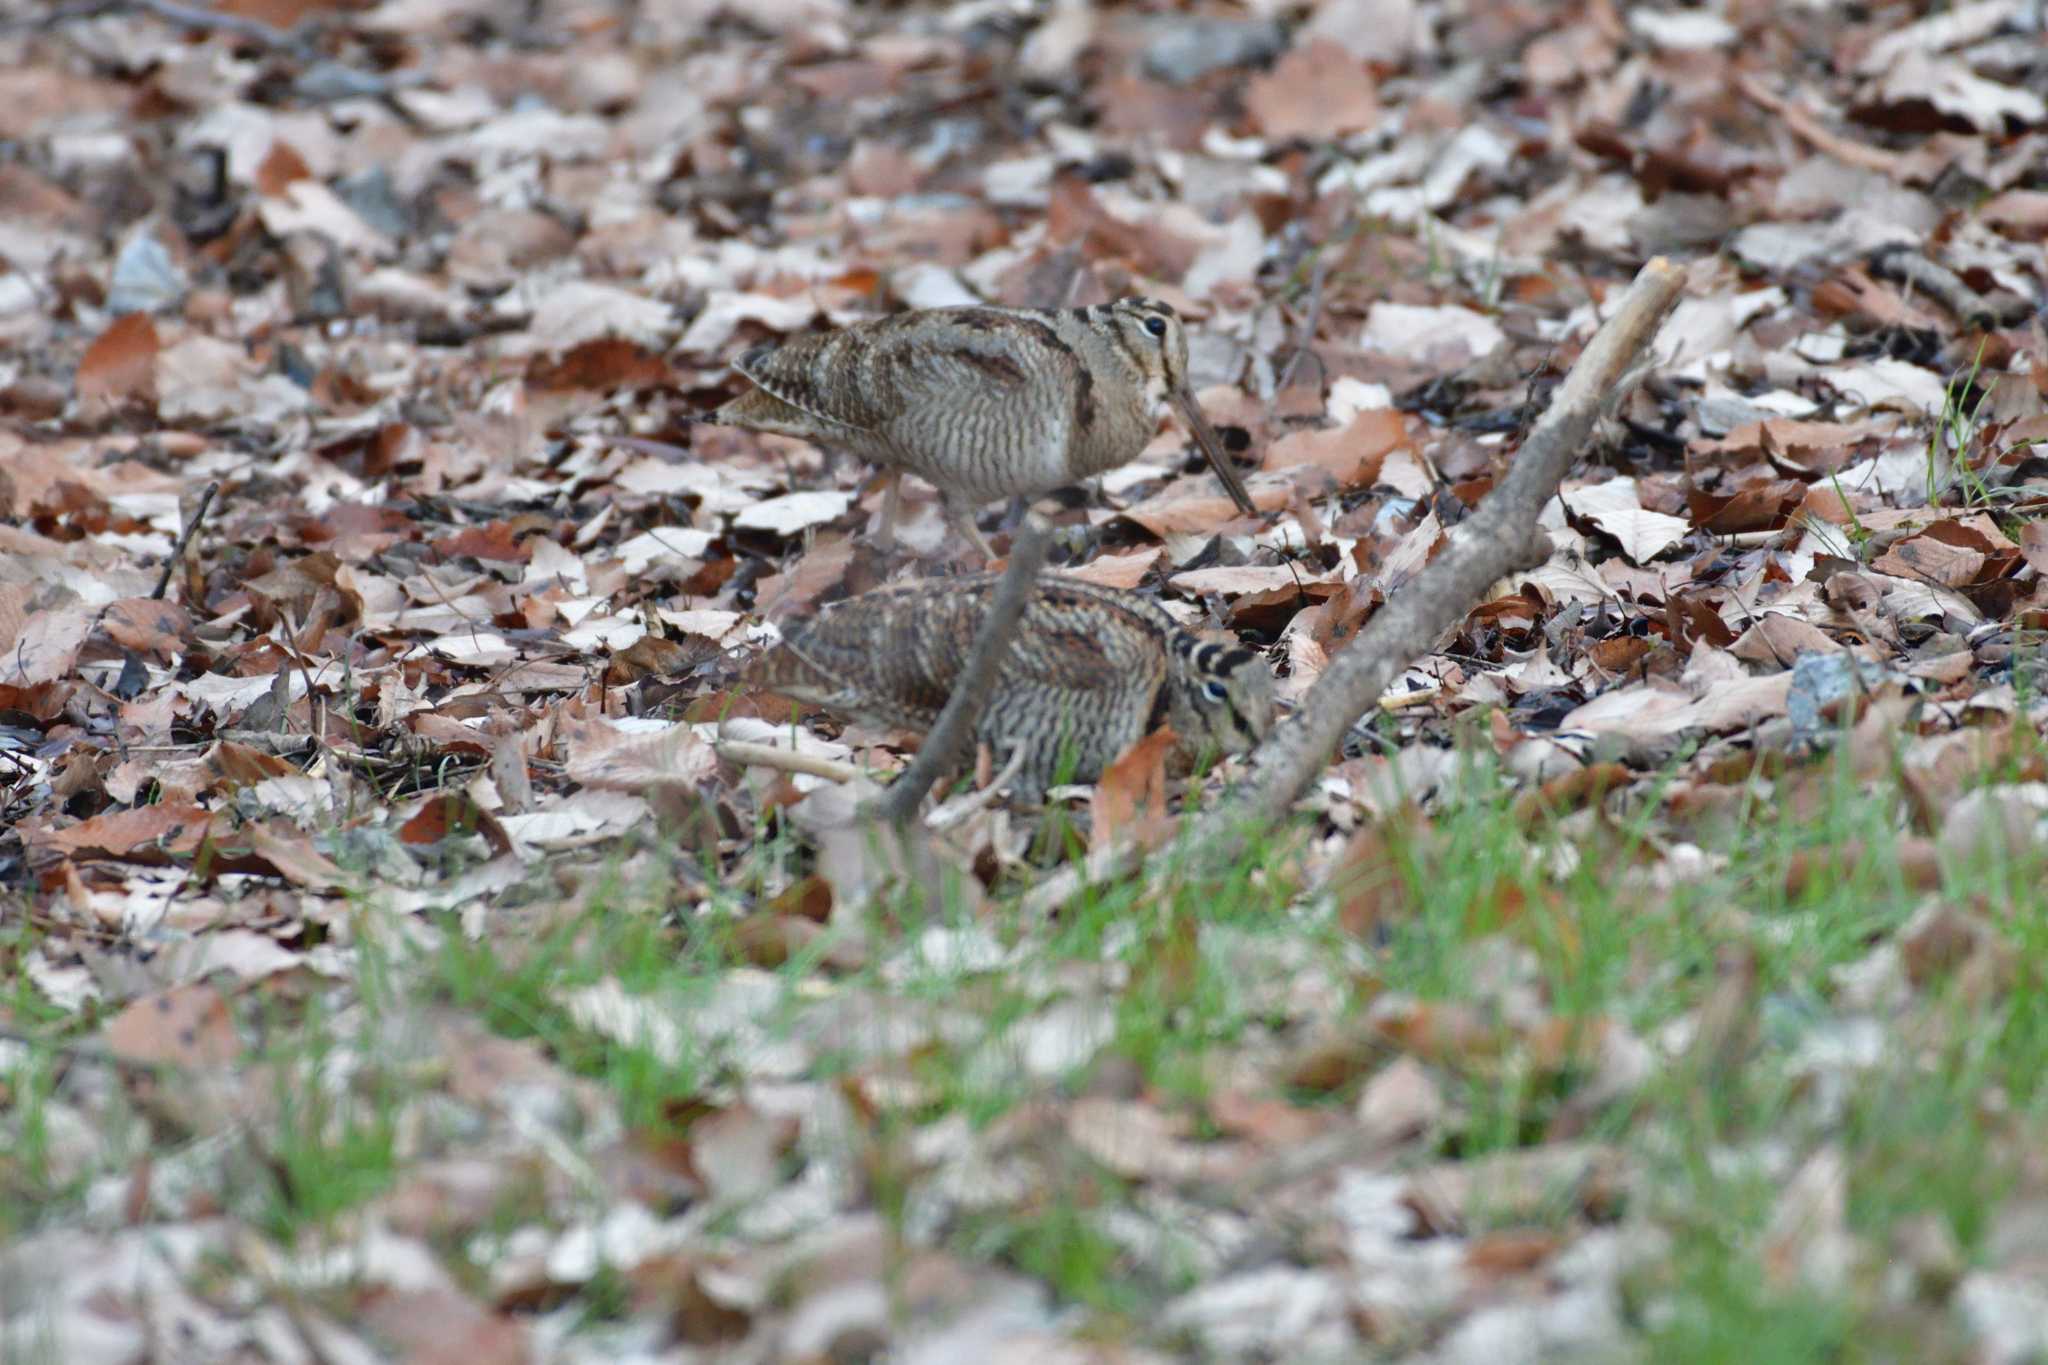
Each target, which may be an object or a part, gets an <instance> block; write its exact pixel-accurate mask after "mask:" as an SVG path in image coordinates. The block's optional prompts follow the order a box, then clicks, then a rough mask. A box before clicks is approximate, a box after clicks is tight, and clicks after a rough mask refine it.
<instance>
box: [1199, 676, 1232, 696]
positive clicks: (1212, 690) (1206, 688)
mask: <svg viewBox="0 0 2048 1365" xmlns="http://www.w3.org/2000/svg"><path fill="white" fill-rule="evenodd" d="M1202 695H1203V696H1205V697H1207V698H1208V699H1209V700H1210V701H1217V702H1220V701H1222V700H1223V699H1224V698H1225V697H1228V696H1229V695H1230V689H1229V688H1228V687H1227V686H1225V685H1224V684H1223V682H1222V680H1220V679H1217V678H1211V679H1209V680H1208V681H1207V682H1205V683H1203V684H1202Z"/></svg>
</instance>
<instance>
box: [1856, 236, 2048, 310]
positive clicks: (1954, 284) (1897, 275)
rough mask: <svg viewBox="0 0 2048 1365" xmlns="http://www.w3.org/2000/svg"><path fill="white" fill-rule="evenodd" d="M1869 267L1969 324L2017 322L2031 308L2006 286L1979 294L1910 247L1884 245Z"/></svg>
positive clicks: (1958, 277) (1940, 265)
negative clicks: (1931, 300)
mask: <svg viewBox="0 0 2048 1365" xmlns="http://www.w3.org/2000/svg"><path fill="white" fill-rule="evenodd" d="M1871 267H1872V268H1873V269H1874V270H1876V271H1877V273H1878V274H1880V275H1886V276H1889V277H1891V278H1892V279H1895V280H1898V281H1900V282H1902V283H1904V284H1907V285H1910V286H1912V287H1913V288H1915V289H1918V290H1919V291H1920V292H1921V293H1923V294H1925V295H1927V297H1929V298H1931V299H1933V300H1934V301H1935V302H1936V303H1938V304H1940V305H1941V306H1942V307H1944V308H1946V309H1948V311H1949V312H1951V313H1954V314H1955V315H1956V317H1957V318H1958V319H1960V320H1961V321H1962V322H1963V323H1964V324H1966V325H1968V326H1971V327H2010V326H2017V325H2018V324H2019V323H2022V322H2024V321H2026V319H2027V317H2028V316H2029V315H2030V314H2031V313H2032V312H2033V311H2034V305H2033V304H2032V303H2030V302H2028V301H2027V300H2026V299H2023V298H2021V297H2020V296H2019V295H2017V294H2015V293H2013V292H2012V291H2011V290H2010V289H1994V290H1992V291H1991V293H1989V294H1979V293H1978V292H1977V291H1976V290H1974V289H1972V288H1971V287H1970V285H1969V283H1968V281H1966V280H1964V279H1963V277H1962V276H1961V275H1958V274H1956V272H1955V271H1953V270H1950V269H1949V268H1948V267H1947V266H1945V265H1943V264H1941V263H1940V262H1939V261H1933V260H1929V259H1928V258H1927V257H1925V256H1923V255H1921V254H1920V253H1919V252H1918V251H1915V250H1914V249H1913V248H1912V247H1908V246H1892V247H1887V248H1885V249H1884V250H1882V251H1880V252H1878V253H1877V254H1876V255H1875V256H1874V257H1872V258H1871Z"/></svg>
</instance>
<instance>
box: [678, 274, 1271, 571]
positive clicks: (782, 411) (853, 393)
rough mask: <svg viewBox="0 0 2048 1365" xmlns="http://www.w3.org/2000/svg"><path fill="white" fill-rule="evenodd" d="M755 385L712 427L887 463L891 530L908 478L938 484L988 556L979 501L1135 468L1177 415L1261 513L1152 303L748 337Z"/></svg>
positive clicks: (887, 536)
mask: <svg viewBox="0 0 2048 1365" xmlns="http://www.w3.org/2000/svg"><path fill="white" fill-rule="evenodd" d="M736 368H737V369H738V370H739V372H740V373H741V374H743V375H745V376H746V377H747V378H748V379H750V380H752V381H753V382H754V385H755V387H754V388H753V389H752V390H751V391H749V392H747V393H745V394H742V395H741V396H739V397H738V398H735V399H733V400H732V401H731V402H729V403H727V404H725V405H724V406H723V407H721V408H719V409H718V410H717V412H715V413H714V414H712V418H711V420H713V421H716V422H722V423H724V424H726V425H729V426H737V427H747V428H751V429H752V430H755V431H768V432H774V433H777V434H778V435H783V436H795V437H798V438H799V439H802V440H806V441H810V442H813V443H814V444H817V445H821V446H827V447H832V448H836V449H840V450H844V451H846V452H848V453H849V454H853V455H857V456H859V457H860V458H861V459H864V460H867V461H869V462H871V463H874V464H878V465H881V466H883V468H884V470H885V471H886V476H887V479H888V492H887V494H886V495H885V497H884V500H883V504H882V525H881V529H880V532H879V537H880V540H881V541H882V543H883V544H885V545H886V544H888V543H890V542H891V540H892V539H893V535H894V530H895V521H896V512H897V501H898V497H899V490H898V483H899V481H900V479H901V477H902V475H903V473H904V472H906V471H907V472H909V473H912V474H916V475H917V476H919V477H920V478H922V479H924V480H926V481H927V482H929V483H930V484H932V485H933V486H934V487H936V488H937V489H938V490H939V493H940V495H941V496H942V498H943V500H944V506H945V510H946V518H947V520H948V521H949V522H951V523H952V525H953V526H954V527H955V528H956V529H957V530H959V531H960V532H961V533H962V534H963V535H964V536H966V538H967V539H968V540H969V541H971V542H972V543H973V544H974V545H975V547H976V548H977V549H979V550H980V551H981V552H982V553H983V554H984V555H987V554H988V553H989V549H988V544H987V542H985V541H984V540H983V539H982V538H981V532H980V531H979V530H978V529H977V528H976V527H975V525H974V516H973V513H974V509H975V508H976V507H977V506H979V505H981V504H983V503H986V502H990V501H993V500H995V499H997V498H1008V497H1016V496H1018V495H1019V494H1024V495H1033V496H1035V495H1037V494H1040V493H1048V492H1051V491H1052V490H1053V489H1055V488H1059V487H1062V486H1064V485H1066V484H1071V483H1075V482H1078V481H1080V480H1081V479H1085V478H1088V477H1090V476H1092V475H1096V474H1100V473H1102V472H1103V471H1104V470H1108V469H1114V468H1116V467H1117V466H1118V465H1122V464H1128V463H1129V462H1130V461H1132V460H1134V459H1136V458H1137V456H1138V454H1139V452H1140V451H1142V450H1144V448H1145V446H1146V443H1147V442H1149V441H1150V440H1151V439H1152V437H1153V435H1154V433H1155V432H1157V431H1158V429H1159V419H1160V418H1161V416H1163V415H1164V414H1165V412H1166V410H1167V408H1168V407H1172V408H1174V409H1176V410H1178V411H1179V413H1180V415H1181V420H1182V421H1183V422H1185V423H1186V424H1187V427H1188V429H1189V431H1190V432H1191V433H1192V434H1193V436H1194V438H1195V441H1196V443H1197V444H1199V445H1200V446H1201V448H1202V453H1203V454H1204V455H1206V456H1208V458H1209V463H1210V465H1211V466H1212V467H1213V468H1214V469H1215V471H1216V475H1217V477H1218V478H1220V479H1222V480H1223V486H1224V488H1225V489H1227V490H1228V491H1229V493H1230V496H1231V498H1232V500H1233V501H1235V502H1236V503H1237V506H1238V509H1239V510H1240V511H1242V512H1244V513H1245V514H1247V515H1251V514H1253V513H1255V512H1256V511H1257V510H1258V509H1257V508H1256V507H1255V506H1254V505H1253V503H1252V500H1251V496H1250V494H1248V493H1247V492H1246V491H1245V487H1244V482H1243V480H1241V479H1240V478H1239V477H1238V475H1237V471H1236V470H1235V469H1233V468H1232V467H1231V465H1230V460H1229V457H1228V456H1227V455H1225V454H1224V452H1223V446H1222V443H1221V442H1220V441H1219V440H1218V439H1217V437H1216V433H1215V431H1214V430H1213V429H1212V428H1211V427H1210V426H1209V423H1208V420H1207V419H1206V418H1205V417H1204V416H1203V415H1202V410H1201V408H1200V407H1199V406H1198V405H1197V404H1196V402H1195V399H1194V395H1193V393H1192V392H1191V391H1190V390H1189V388H1188V377H1187V376H1188V339H1187V332H1186V330H1185V329H1184V328H1183V327H1182V326H1181V320H1180V317H1179V315H1178V314H1176V313H1175V312H1174V311H1173V309H1172V308H1171V307H1170V306H1168V305H1167V304H1164V303H1160V302H1158V301H1156V300H1154V299H1143V298H1125V299H1118V300H1116V301H1115V302H1113V303H1104V304H1096V305H1094V306H1092V307H1088V308H1068V309H1062V310H1058V311H1051V310H1040V309H1028V308H985V307H964V308H929V309H923V310H920V311H916V312H908V313H896V314H893V315H891V316H889V317H883V318H876V319H874V320H873V321H870V322H860V323H856V324H854V325H853V326H850V327H845V328H842V329H840V330H839V331H836V332H812V333H807V334H805V335H802V336H797V337H792V338H790V339H789V340H787V341H784V342H782V343H781V344H780V345H764V346H757V347H755V348H753V349H752V350H749V351H748V352H747V353H746V354H744V355H742V356H741V357H740V358H739V360H738V362H737V364H736Z"/></svg>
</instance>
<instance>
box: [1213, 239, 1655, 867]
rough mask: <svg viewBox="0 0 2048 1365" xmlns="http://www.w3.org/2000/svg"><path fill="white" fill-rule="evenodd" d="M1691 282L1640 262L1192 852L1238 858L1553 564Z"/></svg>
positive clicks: (1260, 753) (1259, 753)
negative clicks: (1583, 492) (1601, 450)
mask: <svg viewBox="0 0 2048 1365" xmlns="http://www.w3.org/2000/svg"><path fill="white" fill-rule="evenodd" d="M1684 283H1685V270H1684V269H1683V268H1682V267H1680V266H1677V265H1673V264H1672V263H1671V262H1669V261H1667V260H1665V259H1664V258H1662V257H1658V258H1657V259H1655V260H1653V261H1651V262H1650V263H1649V264H1648V265H1645V266H1644V267H1643V269H1642V271H1641V273H1639V274H1638V275H1637V276H1636V279H1635V283H1634V284H1633V285H1631V286H1630V287H1629V291H1628V293H1627V294H1626V295H1625V296H1624V297H1623V298H1622V300H1621V306H1620V307H1619V308H1618V309H1616V310H1615V312H1614V315H1613V316H1612V317H1610V318H1609V319H1608V320H1607V321H1606V323H1604V324H1603V325H1602V326H1601V328H1600V330H1599V331H1598V332H1596V333H1594V335H1593V339H1592V340H1591V341H1590V342H1588V343H1587V344H1586V349H1585V350H1584V351H1583V352H1581V353H1580V355H1579V359H1578V363H1577V364H1575V365H1573V366H1572V368H1571V372H1570V373H1569V374H1567V375H1566V376H1565V378H1564V382H1563V383H1561V384H1559V385H1558V386H1557V392H1556V394H1555V395H1554V396H1553V397H1552V399H1551V402H1550V407H1549V409H1548V410H1547V411H1546V412H1545V413H1544V414H1543V416H1542V418H1541V419H1540V420H1539V421H1538V422H1537V423H1536V426H1535V429H1534V430H1532V431H1531V432H1530V433H1529V439H1528V440H1526V441H1524V442H1523V443H1522V448H1521V450H1520V452H1519V453H1517V454H1516V456H1515V462H1514V465H1513V467H1512V468H1510V469H1509V471H1508V473H1507V477H1505V478H1504V479H1502V480H1501V481H1500V483H1499V484H1498V485H1497V486H1495V488H1494V489H1493V491H1492V492H1490V493H1488V494H1487V495H1486V498H1485V500H1484V501H1483V502H1481V503H1480V504H1479V507H1478V509H1477V510H1476V511H1474V512H1473V513H1472V515H1471V516H1469V517H1467V518H1466V519H1465V520H1464V521H1463V522H1461V523H1459V524H1458V525H1457V526H1456V527H1454V528H1453V529H1452V530H1451V533H1450V543H1449V544H1448V545H1446V546H1445V547H1444V548H1443V550H1442V551H1440V552H1439V553H1438V554H1437V556H1436V558H1434V559H1432V560H1431V561H1430V562H1429V563H1428V565H1427V566H1425V567H1424V568H1423V570H1422V572H1421V573H1419V574H1417V575H1416V576H1415V577H1414V578H1413V579H1411V580H1410V581H1409V582H1408V583H1407V584H1406V585H1405V586H1404V587H1402V588H1401V589H1400V590H1399V591H1398V592H1396V593H1395V594H1394V595H1393V596H1392V597H1391V598H1390V599H1389V600H1388V602H1387V604H1386V605H1385V606H1383V607H1381V608H1380V609H1379V611H1378V612H1377V613H1375V614H1374V616H1373V618H1372V620H1371V621H1370V622H1368V623H1367V625H1366V627H1365V629H1364V630H1362V631H1360V632H1359V633H1358V635H1357V636H1356V638H1354V639H1353V640H1352V641H1351V643H1350V644H1349V645H1347V646H1345V648H1344V649H1343V651H1342V652H1340V653H1339V654H1338V655H1337V657H1336V658H1335V659H1333V660H1331V661H1330V665H1329V667H1328V668H1326V669H1324V670H1323V675H1322V677H1321V678H1319V679H1317V680H1316V684H1315V686H1314V687H1313V688H1311V689H1310V690H1309V693H1308V696H1307V697H1306V698H1305V699H1304V700H1303V702H1302V705H1301V707H1300V709H1299V710H1297V711H1296V712H1295V714H1294V716H1293V718H1292V719H1291V720H1289V721H1288V722H1287V723H1286V724H1284V725H1282V726H1280V727H1279V728H1278V729H1276V730H1275V731H1274V732H1273V733H1272V734H1271V735H1270V736H1268V737H1267V739H1266V741H1265V743H1263V744H1261V745H1260V746H1259V747H1258V748H1257V749H1256V750H1254V751H1253V753H1252V762H1251V767H1252V772H1251V777H1250V779H1249V780H1248V781H1247V782H1246V783H1245V784H1244V785H1243V786H1242V787H1240V788H1239V789H1238V790H1237V791H1236V792H1233V793H1232V794H1231V795H1230V796H1229V797H1228V798H1227V799H1225V800H1224V801H1223V802H1221V803H1219V804H1218V805H1216V806H1215V807H1213V808H1212V809H1211V810H1210V811H1209V812H1208V813H1207V814H1205V815H1204V816H1203V817H1202V818H1201V819H1200V820H1199V821H1198V822H1196V823H1195V825H1194V827H1193V828H1192V829H1191V830H1190V831H1188V834H1187V837H1186V838H1185V839H1184V840H1182V841H1180V843H1181V844H1182V845H1183V846H1184V847H1185V848H1187V849H1189V850H1193V851H1195V853H1196V855H1197V856H1198V857H1199V859H1200V860H1201V861H1202V862H1204V863H1207V864H1208V865H1210V866H1215V865H1218V864H1220V863H1223V862H1228V861H1232V860H1234V859H1236V858H1238V857H1240V856H1242V855H1243V853H1244V851H1245V849H1246V848H1247V847H1248V846H1249V844H1250V840H1251V837H1252V836H1253V834H1255V833H1256V832H1257V831H1261V830H1264V829H1266V828H1269V827H1270V826H1272V825H1274V824H1277V823H1279V822H1280V821H1281V820H1282V819H1283V818H1285V817H1286V815H1287V813H1288V811H1289V810H1291V809H1292V808H1293V805H1294V803H1295V801H1296V800H1298V799H1299V798H1300V796H1301V794H1302V793H1303V792H1305V791H1307V790H1308V788H1309V786H1310V785H1311V784H1312V783H1313V782H1314V781H1315V780H1316V778H1317V776H1318V775H1319V774H1321V772H1322V771H1323V768H1324V766H1325V765H1326V764H1327V763H1328V762H1329V761H1330V757H1331V755H1332V754H1334V753H1336V751H1337V748H1338V746H1339V745H1340V744H1342V743H1343V740H1344V736H1345V733H1346V732H1347V731H1349V730H1350V729H1351V727H1352V726H1353V725H1355V724H1357V723H1358V720H1359V718H1360V717H1361V716H1363V715H1364V714H1365V713H1366V712H1367V711H1369V710H1371V709H1372V708H1373V707H1374V706H1376V705H1377V704H1378V703H1379V700H1380V697H1381V695H1382V694H1383V693H1384V692H1385V691H1386V689H1387V685H1388V684H1389V683H1391V682H1392V681H1393V680H1394V678H1395V677H1397V676H1398V675H1399V674H1400V672H1401V670H1402V669H1404V668H1406V667H1407V666H1408V663H1409V661H1410V660H1412V659H1414V658H1416V657H1418V656H1419V655H1422V654H1426V653H1427V652H1428V651H1429V650H1430V648H1431V647H1432V646H1433V645H1435V643H1436V642H1437V640H1438V639H1439V638H1440V637H1441V636H1442V635H1443V633H1444V632H1445V631H1447V630H1449V629H1451V628H1452V627H1453V626H1455V625H1457V624H1458V622H1459V621H1461V620H1463V619H1464V617H1465V613H1467V612H1468V611H1470V610H1471V609H1472V608H1473V607H1474V606H1476V605H1477V604H1478V602H1479V600H1480V597H1481V595H1482V594H1484V593H1485V592H1486V590H1487V589H1488V588H1489V587H1491V586H1492V585H1493V584H1495V583H1497V582H1499V581H1500V580H1501V579H1502V578H1504V577H1506V576H1507V575H1509V574H1511V573H1514V572H1516V571H1517V570H1521V569H1528V568H1533V567H1534V566H1536V565H1538V564H1541V563H1542V562H1543V561H1544V560H1545V559H1547V558H1548V557H1549V555H1550V538H1549V537H1548V536H1547V535H1545V534H1544V533H1543V531H1542V530H1541V529H1540V528H1539V527H1538V526H1537V524H1536V523H1537V518H1538V516H1539V515H1540V514H1541V513H1542V511H1543V508H1544V505H1545V504H1546V503H1548V502H1549V501H1550V499H1551V498H1552V497H1553V496H1554V495H1555V494H1556V493H1557V488H1558V485H1559V484H1560V483H1562V482H1563V480H1564V476H1565V474H1566V472H1567V471H1568V470H1570V469H1571V467H1572V462H1573V461H1574V460H1576V459H1577V458H1578V456H1579V454H1580V452H1581V451H1583V450H1584V449H1585V446H1586V441H1587V438H1588V437H1589V436H1591V434H1592V431H1593V423H1594V421H1595V420H1596V419H1597V418H1598V417H1599V416H1600V413H1601V411H1602V409H1603V408H1605V407H1607V406H1609V405H1610V404H1613V403H1616V402H1618V401H1619V400H1620V398H1621V397H1622V395H1623V394H1624V393H1626V392H1627V389H1628V387H1629V376H1630V375H1631V372H1632V371H1634V370H1635V369H1636V367H1637V362H1638V358H1639V357H1640V356H1641V355H1642V354H1643V352H1644V351H1645V350H1647V349H1648V348H1649V345H1650V342H1651V341H1652V340H1653V339H1654V338H1655V337H1656V335H1657V328H1658V327H1659V325H1660V324H1661V323H1662V322H1663V320H1664V315H1665V314H1666V313H1668V312H1670V311H1671V308H1672V305H1674V304H1675V303H1677V301H1678V292H1679V289H1680V287H1681V286H1682V285H1683V284H1684Z"/></svg>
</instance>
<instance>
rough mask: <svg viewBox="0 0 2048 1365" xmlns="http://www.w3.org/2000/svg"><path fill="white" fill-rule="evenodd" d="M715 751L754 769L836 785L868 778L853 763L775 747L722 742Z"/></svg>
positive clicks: (715, 742) (735, 741) (713, 746)
mask: <svg viewBox="0 0 2048 1365" xmlns="http://www.w3.org/2000/svg"><path fill="white" fill-rule="evenodd" d="M711 747H712V749H714V750H715V751H716V752H717V754H718V756H719V757H720V758H723V759H726V760H728V761H729V762H733V763H739V764H743V765H745V766H747V767H750V768H773V769H775V770H776V771H777V772H783V773H802V774H803V775H805V776H806V777H823V778H827V779H830V780H831V781H833V782H851V781H853V780H854V779H855V778H856V777H866V776H867V772H866V770H864V769H862V768H858V767H855V766H854V765H853V764H851V763H841V762H840V761H839V760H838V759H836V758H825V757H823V756H822V755H819V754H806V753H801V752H799V751H797V750H795V749H778V748H776V747H775V746H774V745H773V744H756V743H754V742H752V741H751V740H744V739H721V740H716V741H714V742H713V743H712V746H711Z"/></svg>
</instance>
